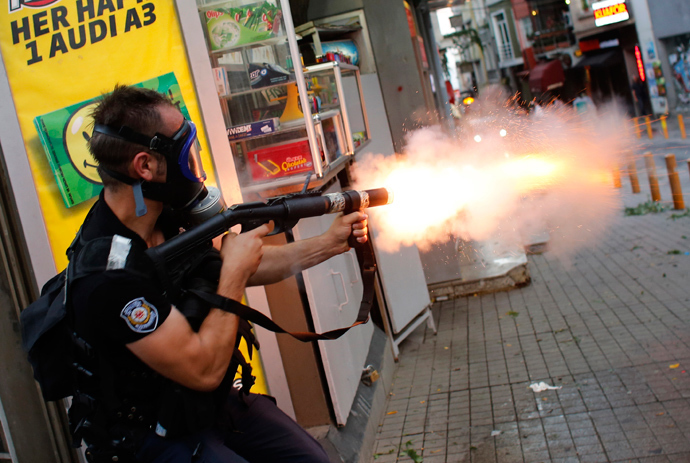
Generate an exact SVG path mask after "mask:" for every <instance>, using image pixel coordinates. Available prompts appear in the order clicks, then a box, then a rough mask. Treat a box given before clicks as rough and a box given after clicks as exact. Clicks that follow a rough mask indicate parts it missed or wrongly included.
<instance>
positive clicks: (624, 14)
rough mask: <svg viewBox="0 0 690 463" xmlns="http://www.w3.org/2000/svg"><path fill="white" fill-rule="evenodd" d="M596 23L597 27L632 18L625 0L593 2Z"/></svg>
mask: <svg viewBox="0 0 690 463" xmlns="http://www.w3.org/2000/svg"><path fill="white" fill-rule="evenodd" d="M592 10H594V24H595V25H596V26H597V27H601V26H606V25H608V24H614V23H618V22H621V21H627V20H628V19H630V13H629V12H628V5H626V4H625V0H606V1H603V2H597V3H594V4H592Z"/></svg>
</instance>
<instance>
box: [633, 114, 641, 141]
mask: <svg viewBox="0 0 690 463" xmlns="http://www.w3.org/2000/svg"><path fill="white" fill-rule="evenodd" d="M640 125H641V124H640V118H639V117H633V127H634V128H635V135H637V138H642V128H641V127H640Z"/></svg>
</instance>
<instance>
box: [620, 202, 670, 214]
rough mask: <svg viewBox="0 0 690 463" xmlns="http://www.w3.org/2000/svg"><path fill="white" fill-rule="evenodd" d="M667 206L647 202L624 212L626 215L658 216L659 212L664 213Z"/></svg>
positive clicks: (628, 208) (627, 208)
mask: <svg viewBox="0 0 690 463" xmlns="http://www.w3.org/2000/svg"><path fill="white" fill-rule="evenodd" d="M666 209H668V208H667V206H664V205H663V204H661V203H659V202H657V201H647V202H644V203H640V204H638V205H637V206H635V207H626V208H625V209H624V210H623V213H624V214H625V215H645V214H657V213H659V212H664V211H665V210H666Z"/></svg>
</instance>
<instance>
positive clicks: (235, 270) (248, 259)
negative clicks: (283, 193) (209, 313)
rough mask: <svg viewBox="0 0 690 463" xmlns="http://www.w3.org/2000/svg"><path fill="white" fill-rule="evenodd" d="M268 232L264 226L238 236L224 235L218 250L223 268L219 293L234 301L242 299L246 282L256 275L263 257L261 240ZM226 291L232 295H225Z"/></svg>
mask: <svg viewBox="0 0 690 463" xmlns="http://www.w3.org/2000/svg"><path fill="white" fill-rule="evenodd" d="M268 232H269V227H268V225H267V224H264V225H261V226H260V227H257V228H255V229H253V230H251V231H248V232H246V233H242V234H240V235H238V234H236V233H232V232H231V233H228V234H227V235H225V237H224V238H223V244H222V246H221V250H220V255H221V257H222V259H223V266H222V268H221V274H220V285H219V293H221V294H223V295H224V296H226V297H229V298H231V299H236V300H239V299H237V298H238V297H239V298H241V297H242V293H243V292H244V287H245V286H246V284H247V280H249V277H251V276H252V275H254V273H256V270H257V269H258V268H259V264H261V259H262V257H263V255H264V251H263V240H262V238H263V237H264V236H266V235H267V234H268ZM227 291H231V292H233V293H234V294H232V295H229V294H225V293H226V292H227ZM238 293H239V294H238Z"/></svg>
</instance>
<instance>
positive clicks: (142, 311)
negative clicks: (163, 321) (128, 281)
mask: <svg viewBox="0 0 690 463" xmlns="http://www.w3.org/2000/svg"><path fill="white" fill-rule="evenodd" d="M120 317H122V318H123V319H124V320H125V321H126V322H127V325H128V326H129V327H130V329H131V330H132V331H134V332H136V333H150V332H152V331H153V330H155V329H156V327H157V326H158V309H156V306H154V305H153V304H151V303H150V302H148V301H147V300H146V299H144V298H143V297H138V298H136V299H133V300H131V301H129V302H128V303H127V304H126V305H125V307H124V308H123V309H122V312H120Z"/></svg>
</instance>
